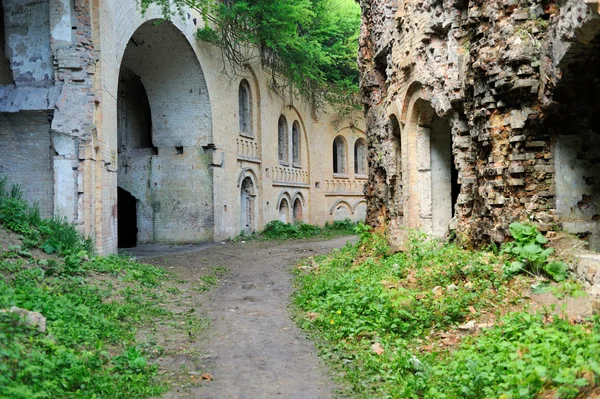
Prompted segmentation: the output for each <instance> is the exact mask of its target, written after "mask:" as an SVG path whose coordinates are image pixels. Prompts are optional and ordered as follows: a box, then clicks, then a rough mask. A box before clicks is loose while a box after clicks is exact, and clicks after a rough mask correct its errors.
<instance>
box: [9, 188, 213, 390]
mask: <svg viewBox="0 0 600 399" xmlns="http://www.w3.org/2000/svg"><path fill="white" fill-rule="evenodd" d="M91 248H92V243H91V242H90V241H87V240H84V239H82V238H81V237H80V235H79V234H78V233H77V232H76V231H75V229H74V228H73V227H72V226H71V225H70V224H68V223H66V222H64V221H61V220H58V219H54V220H42V219H41V218H40V217H39V214H38V212H37V211H36V209H35V208H33V207H30V206H29V205H28V204H27V203H26V202H25V201H23V200H22V199H21V195H20V190H19V188H18V187H17V186H8V184H7V182H6V180H0V398H10V399H21V398H22V399H25V398H27V399H32V398H111V399H114V398H128V399H129V398H147V397H151V396H154V395H158V394H160V393H162V392H164V391H166V390H167V389H168V386H169V385H170V382H169V381H168V379H167V378H163V377H160V378H159V376H158V368H157V366H156V365H155V364H156V362H157V359H158V358H160V357H161V356H162V355H163V353H164V352H165V348H164V347H161V345H159V344H157V343H156V342H157V340H156V339H155V337H154V336H153V334H154V333H155V332H156V329H157V326H161V329H162V330H164V331H161V334H171V335H172V334H175V333H182V332H183V333H184V334H185V335H186V336H187V335H190V336H192V335H196V334H197V333H198V332H199V331H201V330H202V329H203V328H204V327H205V326H206V322H205V321H204V320H202V319H201V318H199V317H197V316H196V315H195V314H191V313H189V312H174V311H172V310H171V309H170V308H168V307H167V306H165V303H168V302H176V301H177V298H178V292H177V288H176V281H173V280H174V276H172V275H171V274H169V273H167V272H166V271H165V270H164V269H162V268H157V267H154V266H151V265H146V264H142V263H139V262H137V261H135V260H134V259H131V258H128V257H122V256H109V257H97V256H94V254H93V252H92V250H91ZM214 278H216V277H214ZM214 278H213V279H214ZM213 279H211V280H210V281H208V278H207V281H206V282H201V283H202V284H199V289H201V290H205V289H208V287H207V286H208V285H210V286H212V285H214V281H213ZM12 306H16V307H18V308H22V309H27V310H29V311H35V312H40V313H41V314H42V315H43V316H44V317H46V318H47V330H46V331H43V332H40V331H38V328H37V326H35V325H33V326H28V325H27V324H26V323H25V322H24V320H23V319H22V318H21V317H20V316H19V315H17V314H15V313H12V312H9V311H7V310H8V309H10V308H11V307H12ZM165 328H170V329H171V330H169V331H166V330H165ZM180 330H181V331H180ZM141 331H143V334H140V332H141ZM138 335H143V337H144V338H143V339H140V337H139V336H138Z"/></svg>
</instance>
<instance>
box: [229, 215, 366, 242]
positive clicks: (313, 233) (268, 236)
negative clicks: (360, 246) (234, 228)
mask: <svg viewBox="0 0 600 399" xmlns="http://www.w3.org/2000/svg"><path fill="white" fill-rule="evenodd" d="M352 234H356V223H353V222H352V221H351V220H350V219H346V220H343V221H336V222H333V223H325V226H323V227H319V226H314V225H312V224H308V223H303V222H297V223H284V222H281V221H279V220H273V221H271V222H269V223H267V225H266V226H265V229H264V230H263V231H262V232H260V233H253V234H250V235H247V234H241V235H239V236H238V237H236V238H235V239H234V241H242V240H244V241H249V240H293V239H305V238H331V237H336V236H341V235H352Z"/></svg>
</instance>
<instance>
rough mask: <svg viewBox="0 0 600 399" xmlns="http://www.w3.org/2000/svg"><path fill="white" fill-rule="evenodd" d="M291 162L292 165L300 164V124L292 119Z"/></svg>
mask: <svg viewBox="0 0 600 399" xmlns="http://www.w3.org/2000/svg"><path fill="white" fill-rule="evenodd" d="M292 162H293V163H294V166H301V161H300V125H299V124H298V121H294V124H293V125H292Z"/></svg>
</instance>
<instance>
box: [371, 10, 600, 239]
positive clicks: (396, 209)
mask: <svg viewBox="0 0 600 399" xmlns="http://www.w3.org/2000/svg"><path fill="white" fill-rule="evenodd" d="M361 7H362V11H363V26H362V30H361V38H360V54H359V64H360V70H361V90H362V94H363V99H364V106H365V110H366V119H367V129H368V130H367V136H368V139H369V147H370V150H369V163H370V175H369V183H368V185H367V188H366V191H367V201H368V210H369V212H368V221H369V223H370V224H372V225H381V224H387V225H389V227H390V230H389V231H390V238H391V240H392V241H393V242H394V241H398V242H401V240H402V236H403V233H402V231H404V229H402V228H401V227H402V226H408V227H414V228H421V229H423V230H425V231H427V232H429V233H432V234H434V235H437V236H444V235H446V234H448V233H449V232H450V231H455V232H456V233H457V234H458V235H459V236H460V237H462V238H464V239H466V240H468V241H469V242H471V243H473V244H481V243H485V242H489V241H493V242H503V241H504V240H505V239H506V238H507V236H508V225H509V224H510V223H511V222H513V221H524V220H529V221H532V222H534V223H536V224H538V225H539V226H540V228H541V229H542V230H544V231H547V230H550V229H555V228H558V227H562V228H564V229H565V230H567V231H570V232H572V233H575V234H578V235H579V236H580V237H582V238H585V239H587V240H589V243H590V246H591V248H592V249H596V250H597V249H600V239H598V235H599V234H600V231H598V223H599V220H600V196H599V195H598V193H599V192H600V172H599V171H598V169H600V168H599V166H600V150H599V148H600V120H599V119H598V117H597V114H598V109H599V105H600V95H599V94H598V93H600V90H599V89H600V85H599V84H600V81H599V78H598V73H597V71H598V70H599V66H600V35H599V33H600V15H599V10H600V9H599V5H598V2H594V1H584V0H568V1H550V0H545V1H543V0H507V1H483V0H470V1H467V0H443V1H442V0H419V1H417V0H400V1H389V0H362V1H361Z"/></svg>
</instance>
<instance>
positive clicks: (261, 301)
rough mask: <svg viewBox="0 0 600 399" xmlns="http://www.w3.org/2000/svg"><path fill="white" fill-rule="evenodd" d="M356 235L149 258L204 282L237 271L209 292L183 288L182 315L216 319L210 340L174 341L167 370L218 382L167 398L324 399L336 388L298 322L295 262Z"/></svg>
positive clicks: (185, 386)
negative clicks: (219, 272) (216, 271)
mask: <svg viewBox="0 0 600 399" xmlns="http://www.w3.org/2000/svg"><path fill="white" fill-rule="evenodd" d="M349 240H353V238H352V237H350V238H349V237H342V238H337V239H333V240H329V241H312V242H311V241H301V242H298V241H296V242H286V243H283V244H279V243H273V242H267V243H264V242H262V243H261V242H253V243H247V244H225V245H220V244H217V245H215V246H211V247H208V248H204V249H201V250H199V251H195V252H186V253H182V254H166V255H165V256H161V257H153V258H146V259H143V260H144V261H146V262H149V263H153V264H157V265H161V266H163V267H166V268H169V269H171V270H172V271H174V272H175V273H176V274H177V276H178V278H179V279H181V280H180V281H182V282H183V281H184V280H185V281H188V282H190V281H197V280H198V279H199V278H200V277H201V276H202V275H205V274H206V273H207V271H209V270H212V268H214V267H224V268H227V270H228V271H229V273H228V275H227V276H226V277H224V278H223V280H222V281H221V282H220V283H219V285H218V286H217V287H215V288H214V289H213V290H211V291H209V292H208V293H205V294H202V293H198V292H196V291H194V290H192V289H189V290H185V289H184V290H183V291H182V292H183V294H182V296H181V300H180V301H178V303H177V306H178V307H179V308H180V309H181V311H185V309H186V308H189V309H190V311H194V310H193V309H199V312H200V313H202V314H203V315H204V316H205V317H208V318H209V319H210V320H211V326H210V328H209V329H208V332H206V331H205V332H203V333H202V334H203V337H205V339H204V340H196V339H194V338H195V337H189V339H188V337H172V339H171V341H172V342H171V345H169V340H168V337H167V344H166V347H167V349H168V348H169V347H172V348H173V347H175V346H177V345H179V348H178V350H175V351H172V353H171V354H170V355H167V356H166V358H165V360H163V361H162V362H161V367H162V368H163V369H165V368H166V369H170V370H172V371H176V370H177V369H180V370H189V371H188V372H187V374H190V375H192V376H194V375H196V374H197V373H209V374H210V375H212V377H213V380H212V381H201V382H198V383H196V384H187V383H186V384H180V385H178V387H177V388H175V389H173V390H172V391H171V392H169V393H167V394H166V395H165V396H164V398H169V399H170V398H195V399H270V398H285V399H321V398H331V397H332V391H333V389H334V388H335V387H334V385H333V383H332V382H331V381H330V379H329V376H328V372H327V371H326V369H325V368H324V366H323V365H322V364H321V361H320V359H319V358H318V357H317V354H316V352H315V348H314V346H313V344H312V343H311V342H310V341H309V340H308V339H307V338H306V337H305V336H304V335H303V333H302V332H301V331H300V330H299V329H298V328H297V327H296V326H295V325H294V323H293V322H292V320H291V319H290V313H289V310H288V304H289V295H290V294H291V291H292V287H291V278H292V277H291V274H290V270H291V267H292V265H293V264H295V263H296V262H297V261H298V260H300V259H302V258H306V257H309V256H314V255H317V254H323V253H327V252H331V251H332V250H333V249H335V248H339V247H342V246H343V245H344V244H345V243H346V242H347V241H349Z"/></svg>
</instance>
